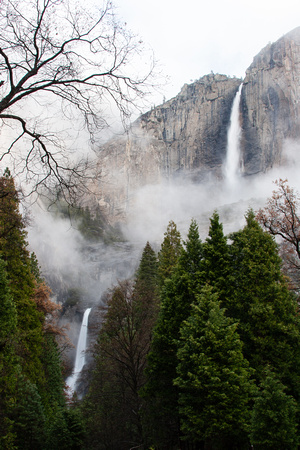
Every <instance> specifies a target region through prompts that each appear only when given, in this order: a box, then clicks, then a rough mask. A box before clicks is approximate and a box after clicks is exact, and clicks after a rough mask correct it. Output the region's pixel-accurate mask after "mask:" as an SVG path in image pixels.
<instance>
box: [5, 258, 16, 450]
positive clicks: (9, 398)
mask: <svg viewBox="0 0 300 450" xmlns="http://www.w3.org/2000/svg"><path fill="white" fill-rule="evenodd" d="M17 339H18V338H17V311H16V307H15V305H14V303H13V298H12V295H11V293H10V291H9V287H8V281H7V277H6V271H5V264H4V262H3V261H2V260H1V259H0V379H1V383H0V448H1V449H2V448H3V449H8V450H10V449H11V448H13V445H14V444H13V443H14V433H13V422H12V420H11V412H12V409H13V407H14V405H15V392H16V384H17V378H18V376H19V374H20V371H21V366H20V359H19V358H18V356H17V354H16V348H17V343H18V340H17Z"/></svg>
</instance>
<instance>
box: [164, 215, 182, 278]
mask: <svg viewBox="0 0 300 450" xmlns="http://www.w3.org/2000/svg"><path fill="white" fill-rule="evenodd" d="M164 236H165V237H164V240H163V242H162V244H161V249H160V251H159V253H158V261H159V265H158V276H159V284H160V286H163V284H164V281H165V279H167V278H169V277H170V276H171V274H172V270H173V268H174V267H175V265H176V263H177V261H178V258H179V255H180V252H181V249H182V245H181V237H180V233H179V231H178V230H177V226H176V224H175V223H174V222H173V221H172V220H171V221H170V222H169V224H168V227H167V231H166V232H165V234H164Z"/></svg>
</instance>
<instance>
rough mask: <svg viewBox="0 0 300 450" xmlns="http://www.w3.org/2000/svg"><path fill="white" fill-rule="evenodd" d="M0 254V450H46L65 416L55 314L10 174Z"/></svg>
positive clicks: (1, 194)
mask: <svg viewBox="0 0 300 450" xmlns="http://www.w3.org/2000/svg"><path fill="white" fill-rule="evenodd" d="M0 253H1V257H2V259H3V260H4V261H5V262H3V261H2V259H0V377H1V385H0V448H1V449H5V450H13V449H35V450H39V449H41V450H45V448H46V442H47V439H48V430H49V429H50V428H49V423H50V422H51V418H53V417H56V415H57V414H58V412H59V411H61V410H62V411H66V404H65V398H64V391H63V387H64V383H63V378H62V372H61V360H60V354H59V349H58V346H57V344H56V342H55V338H54V334H49V333H55V332H56V331H57V330H56V329H55V327H52V326H51V323H50V322H47V324H46V321H45V317H46V315H47V314H48V313H51V312H52V311H54V310H55V309H56V308H55V307H54V305H53V304H52V302H51V301H50V300H49V291H48V288H47V287H46V286H45V284H44V283H42V280H41V277H40V272H39V267H38V261H37V259H36V257H35V255H34V254H32V255H29V252H28V250H27V241H26V232H25V224H24V221H23V218H22V216H21V214H20V212H19V199H18V194H17V192H16V189H15V186H14V181H13V179H12V178H11V176H10V174H9V172H6V173H5V175H4V176H3V177H0ZM46 325H47V326H46ZM55 330H56V331H55ZM68 426H69V425H68ZM70 426H71V425H70ZM49 448H51V449H52V448H53V447H49ZM61 448H62V447H61ZM66 448H72V447H70V446H69V447H66ZM74 448H75V447H74ZM77 448H79V447H77Z"/></svg>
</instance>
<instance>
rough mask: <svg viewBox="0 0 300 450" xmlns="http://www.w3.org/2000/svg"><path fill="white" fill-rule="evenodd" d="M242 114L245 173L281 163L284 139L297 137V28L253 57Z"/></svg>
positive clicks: (299, 104) (299, 100)
mask: <svg viewBox="0 0 300 450" xmlns="http://www.w3.org/2000/svg"><path fill="white" fill-rule="evenodd" d="M241 114H242V142H241V147H242V158H243V163H244V170H245V174H246V175H250V174H254V173H258V172H265V171H267V170H268V169H270V168H272V167H274V166H279V165H280V164H281V163H282V162H284V161H283V159H284V154H283V146H284V142H285V140H286V139H299V137H300V27H299V28H296V29H295V30H293V31H291V32H290V33H288V34H286V35H285V36H283V37H282V38H281V39H279V40H278V41H277V42H275V43H273V44H269V45H267V46H266V47H265V48H264V49H263V50H262V51H261V52H260V53H259V54H258V55H257V56H256V57H255V58H254V60H253V63H252V64H251V66H250V67H249V69H248V70H247V71H246V77H245V80H244V82H243V89H242V96H241Z"/></svg>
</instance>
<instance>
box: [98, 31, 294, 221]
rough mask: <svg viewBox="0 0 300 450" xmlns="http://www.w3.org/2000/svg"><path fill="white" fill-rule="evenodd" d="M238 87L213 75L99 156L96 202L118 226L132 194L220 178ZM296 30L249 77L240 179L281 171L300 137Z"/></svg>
mask: <svg viewBox="0 0 300 450" xmlns="http://www.w3.org/2000/svg"><path fill="white" fill-rule="evenodd" d="M241 83H242V80H241V79H238V78H230V77H227V76H225V75H219V74H210V75H206V76H204V77H202V78H200V79H199V80H198V81H196V82H194V83H193V84H190V85H184V86H183V88H182V90H181V92H180V93H179V94H178V95H177V96H176V97H175V98H173V99H171V100H169V101H167V102H166V103H164V104H162V105H161V106H158V107H157V108H154V109H152V110H151V111H149V112H147V113H146V114H144V115H142V116H141V117H140V118H139V119H138V120H137V121H136V122H135V123H134V124H133V126H132V129H131V130H130V132H128V133H127V134H126V135H124V136H121V137H119V138H118V139H112V140H111V141H110V142H108V143H107V144H106V145H104V147H103V148H102V149H101V151H100V152H99V165H100V167H101V170H102V179H101V180H100V181H99V183H100V184H99V185H98V186H94V191H95V193H96V197H97V202H98V203H99V204H100V206H101V207H102V209H103V211H104V213H106V214H107V215H108V217H109V218H110V220H111V222H116V221H122V220H124V218H125V217H126V210H127V207H128V205H130V202H131V200H132V196H133V194H134V191H135V190H136V189H137V188H139V187H141V186H144V185H146V184H157V183H161V182H162V181H163V180H170V179H174V178H175V179H176V177H178V176H180V177H181V178H189V179H190V180H192V181H194V182H196V183H200V182H203V181H205V180H206V179H207V178H208V177H210V176H211V175H213V176H215V177H217V178H218V179H220V178H222V165H223V163H224V160H225V157H226V149H227V131H228V127H229V121H230V113H231V108H232V103H233V99H234V97H235V94H236V92H237V91H238V88H239V85H240V84H241ZM299 108H300V27H299V28H297V29H295V30H293V31H291V32H290V33H288V34H287V35H285V36H283V37H282V38H281V39H279V40H278V41H277V42H275V43H274V44H269V45H267V46H266V47H265V48H264V49H263V50H262V51H261V52H260V53H259V54H258V55H257V56H256V57H255V58H254V60H253V63H252V64H251V66H250V67H249V68H248V70H247V71H246V77H245V80H244V82H243V87H242V93H241V101H240V123H241V127H242V133H241V166H242V167H243V173H244V175H253V174H255V173H259V172H265V171H267V170H268V169H270V168H272V167H274V166H278V165H280V164H282V162H283V159H284V153H283V148H284V143H285V141H286V139H298V138H299V137H300V120H299V118H300V109H299Z"/></svg>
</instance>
